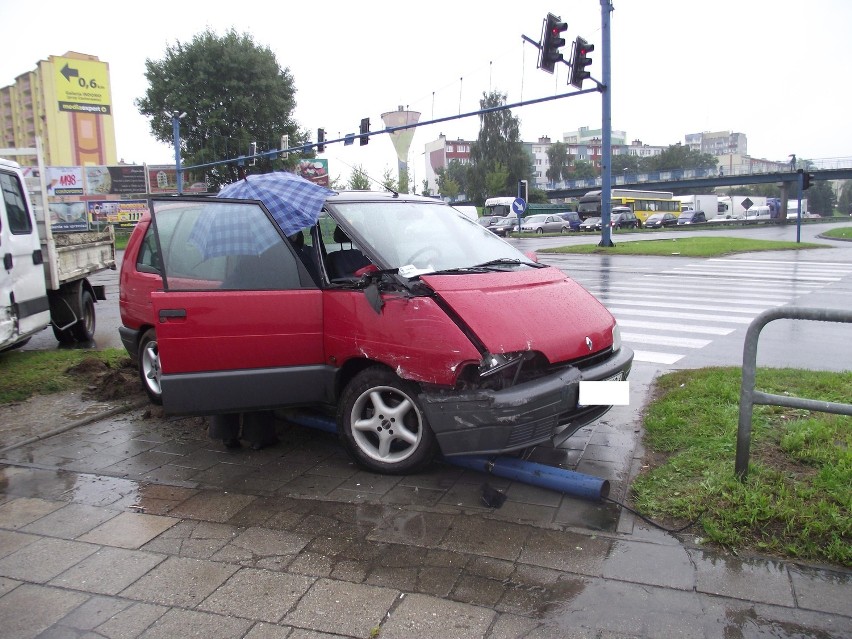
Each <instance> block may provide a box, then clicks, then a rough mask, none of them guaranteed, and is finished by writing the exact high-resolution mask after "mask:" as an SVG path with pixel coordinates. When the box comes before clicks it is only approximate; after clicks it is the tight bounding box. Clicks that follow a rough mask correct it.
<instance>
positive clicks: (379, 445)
mask: <svg viewBox="0 0 852 639" xmlns="http://www.w3.org/2000/svg"><path fill="white" fill-rule="evenodd" d="M419 394H420V389H419V388H418V387H417V386H416V385H415V384H413V383H411V382H408V381H406V380H403V379H401V378H400V377H399V376H397V375H396V374H394V373H393V372H392V371H390V370H388V369H386V368H383V367H380V366H373V367H370V368H368V369H365V370H363V371H361V372H360V373H358V374H357V375H356V376H355V377H354V378H352V381H350V382H349V384H347V385H346V388H345V389H344V391H343V394H342V395H341V398H340V403H339V406H338V411H337V430H338V433H339V434H340V435H339V436H340V440H341V442H342V443H343V446H344V448H345V449H346V450H347V452H348V453H349V455H350V456H351V457H352V459H353V460H354V461H355V463H357V464H358V465H359V466H361V467H362V468H364V469H366V470H369V471H371V472H376V473H383V474H389V475H399V474H407V473H412V472H416V471H419V470H421V469H422V468H424V467H425V466H426V465H428V464H429V463H430V462H431V461H432V459H433V458H434V457H435V455H436V454H437V452H438V442H437V439H436V438H435V434H434V433H433V432H432V429H431V427H430V426H429V423H428V422H427V420H426V415H425V413H424V412H423V410H422V408H421V406H420V400H419V398H418V397H419Z"/></svg>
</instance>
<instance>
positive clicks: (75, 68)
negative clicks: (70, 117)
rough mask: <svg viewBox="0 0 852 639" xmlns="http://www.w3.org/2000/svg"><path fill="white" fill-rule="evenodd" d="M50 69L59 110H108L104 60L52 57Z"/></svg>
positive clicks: (84, 111)
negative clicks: (52, 72) (52, 71)
mask: <svg viewBox="0 0 852 639" xmlns="http://www.w3.org/2000/svg"><path fill="white" fill-rule="evenodd" d="M53 69H54V78H53V79H54V85H55V86H56V96H57V98H58V101H59V110H60V111H75V112H78V113H97V114H102V115H106V114H108V113H109V112H110V91H109V70H108V68H107V64H106V62H96V61H94V60H78V59H76V58H58V57H54V58H53Z"/></svg>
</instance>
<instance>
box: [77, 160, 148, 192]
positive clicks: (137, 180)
mask: <svg viewBox="0 0 852 639" xmlns="http://www.w3.org/2000/svg"><path fill="white" fill-rule="evenodd" d="M85 170H86V195H126V194H138V193H145V192H147V188H146V186H145V167H144V166H142V165H136V164H127V165H120V166H87V167H85Z"/></svg>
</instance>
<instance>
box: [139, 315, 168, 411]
mask: <svg viewBox="0 0 852 639" xmlns="http://www.w3.org/2000/svg"><path fill="white" fill-rule="evenodd" d="M161 378H162V372H161V370H160V349H159V348H158V347H157V333H156V331H155V330H154V329H153V328H149V329H148V330H147V331H145V334H144V335H142V339H141V340H139V379H141V380H142V387H143V388H144V389H145V392H146V393H147V394H148V399H150V400H151V401H152V402H153V403H154V404H157V405H160V404H162V403H163V389H162V387H161V386H160V381H161Z"/></svg>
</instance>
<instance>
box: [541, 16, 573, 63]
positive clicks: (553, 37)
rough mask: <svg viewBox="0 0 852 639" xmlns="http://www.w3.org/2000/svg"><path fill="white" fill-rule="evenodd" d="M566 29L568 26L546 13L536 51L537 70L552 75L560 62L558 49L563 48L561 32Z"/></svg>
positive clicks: (560, 56)
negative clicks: (539, 45) (538, 47)
mask: <svg viewBox="0 0 852 639" xmlns="http://www.w3.org/2000/svg"><path fill="white" fill-rule="evenodd" d="M567 29H568V24H567V23H565V22H562V18H560V17H559V16H555V15H553V14H552V13H548V14H547V17H546V18H545V19H544V31H543V33H542V34H541V48H540V49H539V51H538V68H539V69H542V70H543V71H547V72H548V73H553V69H554V67H555V66H556V63H557V62H562V60H563V57H562V53H561V52H560V51H559V49H560V48H562V47H563V46H565V38H563V37H562V32H564V31H566V30H567Z"/></svg>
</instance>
